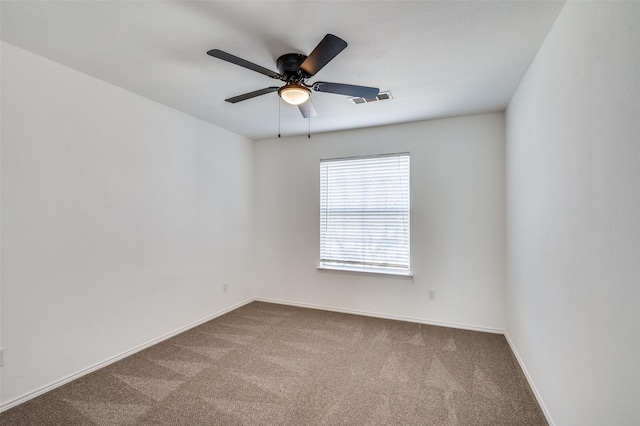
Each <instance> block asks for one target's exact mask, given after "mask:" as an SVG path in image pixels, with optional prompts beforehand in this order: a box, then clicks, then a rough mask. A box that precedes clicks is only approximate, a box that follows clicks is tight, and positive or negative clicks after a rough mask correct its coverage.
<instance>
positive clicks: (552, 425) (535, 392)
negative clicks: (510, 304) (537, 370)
mask: <svg viewBox="0 0 640 426" xmlns="http://www.w3.org/2000/svg"><path fill="white" fill-rule="evenodd" d="M504 337H505V338H506V339H507V343H509V347H510V348H511V352H513V354H514V355H515V357H516V359H517V360H518V364H519V365H520V368H521V369H522V372H523V373H524V376H525V377H526V378H527V382H529V386H530V387H531V390H532V391H533V395H534V396H535V397H536V400H537V401H538V405H540V408H541V409H542V413H543V414H544V417H545V418H546V419H547V423H549V425H550V426H555V423H554V422H553V419H552V418H551V413H549V410H548V409H547V406H546V405H545V404H544V401H543V400H542V395H540V392H538V388H536V385H535V383H534V382H533V378H532V377H531V375H530V374H529V371H527V367H525V365H524V362H523V361H522V357H521V356H520V354H519V353H518V350H517V349H516V346H515V345H514V344H513V341H512V340H511V337H509V333H507V331H506V330H505V331H504Z"/></svg>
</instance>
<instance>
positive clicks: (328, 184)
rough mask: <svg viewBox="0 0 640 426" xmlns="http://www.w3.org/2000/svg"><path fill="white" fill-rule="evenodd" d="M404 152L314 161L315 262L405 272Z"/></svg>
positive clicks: (406, 190) (406, 197)
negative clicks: (316, 173)
mask: <svg viewBox="0 0 640 426" xmlns="http://www.w3.org/2000/svg"><path fill="white" fill-rule="evenodd" d="M409 235H410V233H409V154H408V153H403V154H387V155H378V156H372V157H359V158H342V159H330V160H321V161H320V266H321V267H327V268H336V269H347V270H356V271H371V272H395V273H405V274H408V273H409V259H410V256H409Z"/></svg>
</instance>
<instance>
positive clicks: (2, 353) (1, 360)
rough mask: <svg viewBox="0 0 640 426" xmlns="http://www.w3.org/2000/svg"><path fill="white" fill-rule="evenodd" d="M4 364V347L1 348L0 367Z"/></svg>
mask: <svg viewBox="0 0 640 426" xmlns="http://www.w3.org/2000/svg"><path fill="white" fill-rule="evenodd" d="M3 365H4V348H0V367H2V366H3Z"/></svg>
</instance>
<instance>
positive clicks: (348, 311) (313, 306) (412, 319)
mask: <svg viewBox="0 0 640 426" xmlns="http://www.w3.org/2000/svg"><path fill="white" fill-rule="evenodd" d="M254 300H255V301H257V302H267V303H277V304H279V305H289V306H298V307H300V308H310V309H318V310H321V311H331V312H342V313H345V314H354V315H362V316H365V317H374V318H384V319H391V320H397V321H406V322H414V323H418V324H428V325H437V326H440V327H449V328H459V329H462V330H471V331H482V332H485V333H494V334H504V330H501V329H499V328H491V327H481V326H476V325H469V324H458V323H452V322H446V321H432V320H426V319H423V318H415V317H405V316H401V315H389V314H383V313H379V312H369V311H361V310H359V309H345V308H336V307H334V306H325V305H316V304H312V303H301V302H292V301H288V300H279V299H270V298H266V297H256V298H255V299H254Z"/></svg>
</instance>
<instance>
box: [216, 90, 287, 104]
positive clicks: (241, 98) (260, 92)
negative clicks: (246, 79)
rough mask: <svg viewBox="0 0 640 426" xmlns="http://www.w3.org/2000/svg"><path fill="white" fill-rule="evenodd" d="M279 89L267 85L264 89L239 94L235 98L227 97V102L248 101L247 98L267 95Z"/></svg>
mask: <svg viewBox="0 0 640 426" xmlns="http://www.w3.org/2000/svg"><path fill="white" fill-rule="evenodd" d="M278 89H279V87H266V88H264V89H260V90H255V91H253V92H249V93H245V94H244V95H238V96H234V97H233V98H229V99H225V102H229V103H231V104H235V103H237V102H241V101H246V100H247V99H251V98H255V97H256V96H261V95H266V94H267V93H271V92H275V91H276V90H278Z"/></svg>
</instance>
